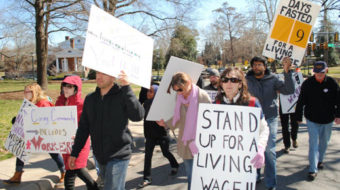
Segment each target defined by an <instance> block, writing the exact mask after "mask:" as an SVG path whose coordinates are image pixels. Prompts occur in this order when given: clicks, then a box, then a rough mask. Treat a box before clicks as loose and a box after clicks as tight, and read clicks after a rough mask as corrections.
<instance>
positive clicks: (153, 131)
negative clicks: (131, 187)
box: [138, 84, 179, 188]
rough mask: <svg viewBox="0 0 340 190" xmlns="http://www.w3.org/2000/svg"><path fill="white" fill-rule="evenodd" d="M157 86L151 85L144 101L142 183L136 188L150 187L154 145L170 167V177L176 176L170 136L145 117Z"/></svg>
mask: <svg viewBox="0 0 340 190" xmlns="http://www.w3.org/2000/svg"><path fill="white" fill-rule="evenodd" d="M157 90H158V85H155V84H154V85H152V86H151V87H150V89H149V90H148V92H147V100H145V101H144V104H143V107H144V109H145V116H144V124H143V126H144V136H145V140H146V141H145V158H144V172H143V175H144V176H143V181H142V183H140V184H139V185H138V188H143V187H145V186H147V185H150V184H151V182H152V179H151V163H152V154H153V150H154V148H155V146H156V145H159V146H160V147H161V150H162V153H163V156H164V157H166V158H167V159H168V160H169V162H170V165H171V168H172V169H171V172H170V175H176V174H177V171H178V167H179V165H178V163H177V160H176V158H175V157H174V156H173V155H172V154H171V152H170V150H169V143H170V136H169V132H168V130H166V129H164V128H163V127H162V126H159V125H158V124H157V122H155V121H147V120H146V116H147V115H148V113H149V110H150V107H151V104H152V102H153V98H154V97H155V94H156V93H157Z"/></svg>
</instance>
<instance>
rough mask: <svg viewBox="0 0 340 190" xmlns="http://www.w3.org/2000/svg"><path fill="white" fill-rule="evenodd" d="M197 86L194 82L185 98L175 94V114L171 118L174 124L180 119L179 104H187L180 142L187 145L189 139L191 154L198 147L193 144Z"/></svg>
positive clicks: (195, 151) (196, 150) (196, 109)
mask: <svg viewBox="0 0 340 190" xmlns="http://www.w3.org/2000/svg"><path fill="white" fill-rule="evenodd" d="M198 89H199V88H198V87H197V86H196V85H194V84H192V85H191V92H190V95H189V96H188V98H187V99H185V98H184V96H183V95H177V100H176V106H175V114H174V117H173V119H172V125H173V126H175V125H176V123H177V121H178V120H179V119H180V117H181V116H180V112H181V110H180V109H181V105H182V104H189V106H188V110H187V113H186V116H185V126H184V132H183V137H182V142H183V144H184V145H187V143H188V142H189V141H191V140H192V142H191V143H190V144H189V148H190V150H191V153H192V154H196V153H197V152H198V149H197V147H196V144H195V137H196V127H197V126H196V124H197V112H198Z"/></svg>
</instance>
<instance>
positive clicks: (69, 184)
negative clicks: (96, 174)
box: [64, 168, 98, 190]
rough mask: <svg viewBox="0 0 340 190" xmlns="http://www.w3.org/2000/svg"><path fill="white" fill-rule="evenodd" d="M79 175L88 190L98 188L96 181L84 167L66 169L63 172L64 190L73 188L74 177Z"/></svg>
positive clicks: (96, 189)
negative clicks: (64, 172)
mask: <svg viewBox="0 0 340 190" xmlns="http://www.w3.org/2000/svg"><path fill="white" fill-rule="evenodd" d="M77 176H78V177H79V178H80V179H81V180H83V182H84V183H85V184H86V187H87V189H89V190H98V187H97V183H96V182H95V181H94V180H93V179H92V177H91V176H90V174H89V173H88V172H87V169H86V168H80V169H77V170H67V171H66V174H65V181H64V184H65V190H73V189H74V182H75V180H76V177H77Z"/></svg>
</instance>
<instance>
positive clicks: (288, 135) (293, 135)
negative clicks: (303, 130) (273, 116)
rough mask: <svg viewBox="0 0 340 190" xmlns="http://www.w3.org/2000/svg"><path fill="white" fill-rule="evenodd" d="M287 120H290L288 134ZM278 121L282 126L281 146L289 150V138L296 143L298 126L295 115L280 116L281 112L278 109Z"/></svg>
mask: <svg viewBox="0 0 340 190" xmlns="http://www.w3.org/2000/svg"><path fill="white" fill-rule="evenodd" d="M289 118H290V125H291V127H292V128H291V132H289V123H288V122H289ZM280 120H281V125H282V137H283V144H284V145H285V148H290V145H291V143H290V138H292V140H293V141H296V139H297V133H298V130H299V124H298V122H297V118H296V114H295V113H289V114H282V111H281V109H280Z"/></svg>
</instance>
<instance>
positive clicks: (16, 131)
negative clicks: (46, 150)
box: [5, 99, 36, 163]
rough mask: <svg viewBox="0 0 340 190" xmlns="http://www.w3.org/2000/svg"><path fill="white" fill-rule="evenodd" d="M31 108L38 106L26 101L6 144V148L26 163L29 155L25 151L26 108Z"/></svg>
mask: <svg viewBox="0 0 340 190" xmlns="http://www.w3.org/2000/svg"><path fill="white" fill-rule="evenodd" d="M29 107H32V108H35V107H36V105H34V104H32V103H31V102H30V101H28V100H27V99H24V101H23V102H22V104H21V107H20V109H19V112H18V115H17V116H16V119H15V123H14V124H13V125H12V129H11V131H10V132H9V135H8V137H7V139H6V142H5V148H6V149H7V150H8V151H10V152H12V153H13V154H14V155H15V156H16V157H17V158H19V159H20V160H21V161H23V162H25V163H27V162H28V160H29V155H28V152H26V150H25V139H24V136H25V134H24V116H25V115H26V114H27V113H25V111H24V108H29Z"/></svg>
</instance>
